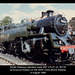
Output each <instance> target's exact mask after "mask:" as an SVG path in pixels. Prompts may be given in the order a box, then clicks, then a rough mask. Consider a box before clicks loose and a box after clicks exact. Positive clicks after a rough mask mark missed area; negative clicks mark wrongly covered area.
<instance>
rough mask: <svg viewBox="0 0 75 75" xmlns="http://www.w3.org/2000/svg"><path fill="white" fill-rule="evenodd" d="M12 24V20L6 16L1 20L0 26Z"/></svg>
mask: <svg viewBox="0 0 75 75" xmlns="http://www.w3.org/2000/svg"><path fill="white" fill-rule="evenodd" d="M11 23H12V18H11V17H10V16H6V17H4V18H3V19H2V20H1V24H2V26H3V25H7V24H11Z"/></svg>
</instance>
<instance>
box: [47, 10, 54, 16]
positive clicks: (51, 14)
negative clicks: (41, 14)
mask: <svg viewBox="0 0 75 75" xmlns="http://www.w3.org/2000/svg"><path fill="white" fill-rule="evenodd" d="M53 12H54V11H53V10H47V11H46V14H47V17H51V16H53Z"/></svg>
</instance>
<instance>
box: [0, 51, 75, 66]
mask: <svg viewBox="0 0 75 75" xmlns="http://www.w3.org/2000/svg"><path fill="white" fill-rule="evenodd" d="M0 60H3V61H5V63H7V64H6V65H52V64H50V63H49V62H48V61H47V58H46V57H45V56H44V59H42V57H37V58H36V59H33V60H31V61H30V60H27V59H25V58H24V57H20V58H19V57H18V56H13V54H11V55H10V54H8V53H1V52H0ZM2 65H4V64H2ZM61 65H62V64H61ZM64 65H67V66H68V65H74V66H75V60H73V61H71V63H70V64H64Z"/></svg>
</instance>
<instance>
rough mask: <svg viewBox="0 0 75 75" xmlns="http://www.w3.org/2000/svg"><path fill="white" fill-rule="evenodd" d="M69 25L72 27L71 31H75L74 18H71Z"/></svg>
mask: <svg viewBox="0 0 75 75" xmlns="http://www.w3.org/2000/svg"><path fill="white" fill-rule="evenodd" d="M69 25H70V26H72V30H73V31H75V17H72V18H71V20H70V21H69Z"/></svg>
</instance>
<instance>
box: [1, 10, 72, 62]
mask: <svg viewBox="0 0 75 75" xmlns="http://www.w3.org/2000/svg"><path fill="white" fill-rule="evenodd" d="M53 12H54V11H53V10H47V11H46V12H42V16H41V17H40V19H36V20H32V21H30V22H25V23H20V24H18V25H14V24H10V25H6V26H4V27H1V28H0V41H1V42H2V44H1V45H2V46H3V48H4V49H3V50H4V51H7V52H12V53H13V54H16V55H20V54H22V53H23V54H25V56H26V58H28V59H32V58H34V57H35V56H36V55H37V54H44V55H47V56H48V57H49V60H50V62H51V63H59V62H61V61H64V60H67V59H66V56H67V54H65V53H62V52H61V50H60V46H67V45H71V44H72V43H73V41H72V38H71V37H70V35H69V34H67V31H68V23H67V19H66V18H65V17H63V16H62V15H61V14H58V15H53ZM64 55H65V56H64ZM63 57H64V58H63Z"/></svg>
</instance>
